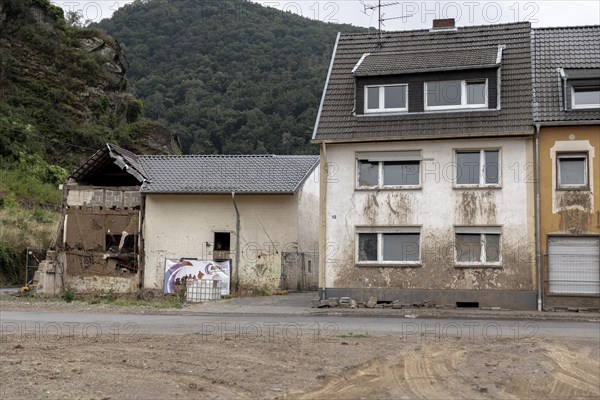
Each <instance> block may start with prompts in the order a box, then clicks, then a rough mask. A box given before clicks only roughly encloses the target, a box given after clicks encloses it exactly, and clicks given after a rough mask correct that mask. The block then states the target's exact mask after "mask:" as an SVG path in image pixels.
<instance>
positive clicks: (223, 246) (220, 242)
mask: <svg viewBox="0 0 600 400" xmlns="http://www.w3.org/2000/svg"><path fill="white" fill-rule="evenodd" d="M214 246H215V247H214V250H215V251H229V250H231V233H229V232H215V245H214Z"/></svg>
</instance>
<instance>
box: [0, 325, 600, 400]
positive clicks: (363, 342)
mask: <svg viewBox="0 0 600 400" xmlns="http://www.w3.org/2000/svg"><path fill="white" fill-rule="evenodd" d="M599 360H600V346H599V344H598V343H597V341H591V340H568V341H564V340H549V339H544V338H530V339H495V340H482V339H481V338H480V339H474V340H472V339H470V338H468V337H464V338H451V339H448V338H446V340H439V339H436V338H435V337H433V338H428V337H416V336H415V337H410V338H406V337H405V338H402V337H397V336H393V337H390V336H381V337H377V336H366V337H349V336H348V335H344V336H327V337H319V336H315V335H311V334H304V335H303V336H301V337H294V338H293V340H292V339H290V337H282V336H278V335H273V336H272V337H270V336H263V337H261V338H260V339H257V338H255V337H251V336H244V335H238V336H233V337H229V336H227V335H200V334H196V335H162V336H149V335H137V334H134V335H119V336H111V335H104V336H94V337H87V338H84V337H82V336H81V335H72V336H70V335H62V336H48V335H46V336H44V337H40V336H35V335H32V336H31V335H30V336H29V337H28V336H27V335H25V336H22V335H4V336H3V337H2V341H1V343H0V363H1V364H0V376H1V377H2V378H1V379H0V398H2V399H103V400H107V399H167V398H170V399H194V398H202V399H250V398H266V399H414V398H421V399H453V398H466V399H476V398H503V399H504V398H507V399H510V398H520V399H533V398H545V399H567V398H568V399H574V398H594V399H598V398H600V361H599Z"/></svg>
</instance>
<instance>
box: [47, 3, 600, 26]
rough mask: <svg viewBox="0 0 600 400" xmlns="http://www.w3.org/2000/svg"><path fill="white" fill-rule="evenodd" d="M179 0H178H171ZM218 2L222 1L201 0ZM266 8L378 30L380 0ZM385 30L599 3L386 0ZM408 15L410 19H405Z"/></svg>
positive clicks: (93, 9) (69, 6)
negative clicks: (441, 19)
mask: <svg viewBox="0 0 600 400" xmlns="http://www.w3.org/2000/svg"><path fill="white" fill-rule="evenodd" d="M51 1H52V3H54V4H56V5H59V6H61V7H62V8H63V9H65V10H67V11H68V10H74V11H79V12H81V13H82V14H83V16H84V19H85V20H91V21H95V22H97V21H100V20H101V19H102V18H108V17H110V16H111V15H112V13H113V12H114V11H115V10H117V9H118V8H119V7H122V6H124V5H125V4H127V3H130V2H131V1H132V0H90V1H88V0H51ZM171 1H177V0H171ZM198 1H207V2H212V3H214V4H218V0H198ZM252 1H254V2H256V3H260V4H263V5H265V6H269V7H274V8H277V9H279V10H285V11H289V12H293V13H296V14H300V15H302V16H304V17H307V18H311V19H317V20H320V21H324V22H337V23H348V24H352V25H357V26H364V27H368V26H377V24H378V11H377V9H372V8H369V7H372V6H374V5H377V3H378V1H377V0H336V1H331V0H329V1H325V0H322V1H317V0H294V1H288V0H285V1H279V0H252ZM381 3H382V4H384V5H387V6H386V7H383V8H382V13H383V19H384V29H385V30H405V29H423V28H430V27H431V20H432V19H435V18H454V19H455V20H456V22H457V25H458V26H466V25H481V24H494V23H506V22H515V21H530V22H531V23H532V25H533V26H534V27H546V26H565V25H599V24H600V1H598V0H576V1H567V0H563V1H559V0H543V1H515V0H496V1H471V0H464V1H427V0H425V1H423V0H415V1H395V0H389V1H386V0H382V2H381ZM403 17H405V18H403Z"/></svg>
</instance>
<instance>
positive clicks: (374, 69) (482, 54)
mask: <svg viewBox="0 0 600 400" xmlns="http://www.w3.org/2000/svg"><path fill="white" fill-rule="evenodd" d="M499 53H500V54H501V50H500V49H499V48H498V47H497V46H496V47H487V48H480V49H477V50H476V51H473V50H471V49H469V50H452V51H421V52H417V53H397V52H391V53H376V54H366V56H365V57H364V59H363V58H361V60H362V62H360V61H359V64H357V68H356V70H355V71H354V75H356V76H372V75H390V74H399V73H404V74H406V73H414V72H425V71H427V72H430V71H447V70H460V69H472V68H475V67H477V68H489V67H496V66H498V63H499V61H500V60H499V58H500V57H499Z"/></svg>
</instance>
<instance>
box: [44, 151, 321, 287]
mask: <svg viewBox="0 0 600 400" xmlns="http://www.w3.org/2000/svg"><path fill="white" fill-rule="evenodd" d="M318 163H319V157H318V156H137V155H135V154H133V153H131V152H129V151H127V150H124V149H121V148H119V147H118V146H114V145H107V146H106V148H103V149H101V150H100V151H98V152H96V154H94V156H92V157H91V158H90V160H88V161H87V162H86V163H85V164H84V165H83V166H82V167H81V168H79V169H78V170H77V171H75V172H74V173H73V174H72V175H71V177H70V178H69V181H68V182H67V183H66V184H65V185H64V186H63V193H64V196H63V213H62V220H61V223H60V226H59V231H58V233H57V237H56V239H55V241H54V244H53V246H52V250H51V251H49V252H48V254H47V257H46V260H44V261H43V262H42V263H41V266H40V268H39V270H38V272H37V273H36V276H35V278H34V283H35V286H34V288H35V289H36V290H37V292H38V293H44V294H50V295H56V294H60V293H61V292H62V290H63V288H65V287H66V285H70V286H71V287H72V288H73V289H74V290H75V291H77V292H80V293H94V292H107V291H110V290H112V291H113V292H114V293H135V292H137V291H138V290H160V289H162V288H163V284H164V275H165V261H166V260H167V259H182V258H185V259H197V260H215V261H225V260H229V261H231V266H232V277H231V279H232V281H231V283H232V286H233V287H234V288H235V287H238V288H241V289H248V290H253V289H260V290H272V289H275V288H279V287H281V288H287V289H294V290H295V289H305V288H316V286H317V279H318V255H317V254H318V251H317V247H318V245H317V241H318V239H317V238H318V197H319V193H318V189H319V184H318V181H317V179H316V178H317V177H318V172H316V171H317V166H318Z"/></svg>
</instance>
